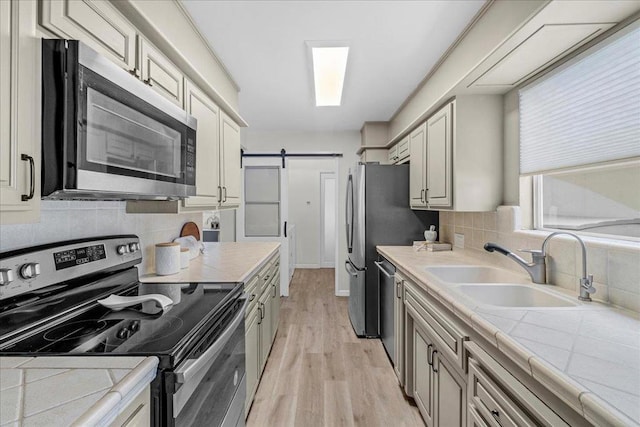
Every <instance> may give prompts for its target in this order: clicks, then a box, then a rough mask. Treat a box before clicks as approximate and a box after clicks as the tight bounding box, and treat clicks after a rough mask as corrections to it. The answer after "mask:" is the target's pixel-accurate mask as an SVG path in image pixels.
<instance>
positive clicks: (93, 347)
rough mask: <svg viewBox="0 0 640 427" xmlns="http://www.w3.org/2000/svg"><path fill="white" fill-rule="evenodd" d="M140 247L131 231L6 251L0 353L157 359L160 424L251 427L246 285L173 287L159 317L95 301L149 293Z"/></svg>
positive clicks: (0, 284)
mask: <svg viewBox="0 0 640 427" xmlns="http://www.w3.org/2000/svg"><path fill="white" fill-rule="evenodd" d="M139 248H140V245H139V241H138V238H137V237H136V236H133V235H127V236H110V237H102V238H97V239H83V240H75V241H67V242H61V243H58V244H50V245H44V246H39V247H34V248H26V249H22V250H16V251H11V252H6V253H2V254H0V356H2V355H14V356H18V355H22V356H24V355H28V356H40V355H47V356H73V355H82V356H101V355H109V356H125V355H126V356H149V355H152V356H156V357H158V358H159V360H160V364H159V367H158V373H157V376H156V378H155V379H154V381H153V382H152V383H151V408H152V424H153V425H156V426H174V425H175V426H182V425H188V426H192V425H193V426H195V425H207V426H220V425H222V426H238V425H240V426H241V425H244V403H245V396H246V391H245V342H244V311H245V308H246V305H247V300H246V298H245V297H244V294H243V284H242V283H237V284H236V283H231V284H223V283H187V284H176V285H175V286H177V287H179V288H180V290H179V294H180V298H176V300H177V301H179V302H177V303H175V304H174V305H173V306H171V308H170V309H169V310H168V311H165V312H161V313H157V314H151V313H149V311H148V310H145V309H144V308H143V307H142V306H135V307H133V309H125V310H123V311H117V312H115V311H112V310H110V309H107V308H105V307H103V306H101V305H100V304H98V303H97V302H96V301H97V300H98V299H101V298H104V297H106V296H108V295H110V294H117V295H121V296H135V295H138V294H143V293H148V292H146V291H142V289H143V288H144V287H145V286H152V285H149V284H144V283H140V282H139V281H138V270H137V268H136V264H138V263H140V261H141V252H140V249H139Z"/></svg>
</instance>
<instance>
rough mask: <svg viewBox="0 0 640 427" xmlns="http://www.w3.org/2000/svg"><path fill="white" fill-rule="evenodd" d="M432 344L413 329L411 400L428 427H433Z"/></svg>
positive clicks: (420, 332) (425, 336)
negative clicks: (413, 400) (415, 404)
mask: <svg viewBox="0 0 640 427" xmlns="http://www.w3.org/2000/svg"><path fill="white" fill-rule="evenodd" d="M432 350H433V343H432V342H431V341H430V340H429V339H428V338H427V335H426V334H424V333H423V332H422V331H420V330H419V329H418V328H416V327H415V325H414V329H413V398H414V399H415V400H416V403H417V405H418V408H419V409H420V413H421V414H422V417H423V418H424V421H425V423H426V424H427V426H428V427H433V426H434V415H435V414H434V399H433V389H434V381H435V378H434V373H433V370H432V369H431V365H430V364H429V361H430V359H431V351H432Z"/></svg>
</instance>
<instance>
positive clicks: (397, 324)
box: [393, 272, 405, 387]
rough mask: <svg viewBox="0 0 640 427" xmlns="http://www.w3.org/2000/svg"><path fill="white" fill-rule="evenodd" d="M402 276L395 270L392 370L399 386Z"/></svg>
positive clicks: (401, 359) (401, 351)
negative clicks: (393, 361) (393, 359)
mask: <svg viewBox="0 0 640 427" xmlns="http://www.w3.org/2000/svg"><path fill="white" fill-rule="evenodd" d="M404 281H405V280H404V278H403V277H402V275H401V274H399V273H398V272H396V275H395V299H394V303H393V317H394V322H393V327H394V336H393V338H394V346H393V347H394V351H395V353H396V354H395V361H396V364H395V366H394V367H393V370H394V371H395V372H396V377H398V382H399V383H400V386H401V387H402V386H404Z"/></svg>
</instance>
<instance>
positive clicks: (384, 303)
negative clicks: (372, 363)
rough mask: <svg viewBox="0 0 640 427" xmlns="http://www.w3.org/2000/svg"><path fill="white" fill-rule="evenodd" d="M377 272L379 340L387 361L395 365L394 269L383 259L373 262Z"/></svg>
mask: <svg viewBox="0 0 640 427" xmlns="http://www.w3.org/2000/svg"><path fill="white" fill-rule="evenodd" d="M374 264H375V265H376V267H378V270H379V276H378V277H379V279H378V280H379V283H380V339H381V340H382V345H383V346H384V349H385V350H386V351H387V355H388V356H389V359H391V361H392V362H393V364H394V365H395V364H396V358H395V316H394V312H393V310H394V302H395V301H394V298H395V297H396V293H395V289H396V282H395V274H396V267H395V266H394V265H393V264H391V263H390V262H389V261H388V260H386V259H385V258H384V257H381V259H380V261H374Z"/></svg>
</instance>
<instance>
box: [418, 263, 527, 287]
mask: <svg viewBox="0 0 640 427" xmlns="http://www.w3.org/2000/svg"><path fill="white" fill-rule="evenodd" d="M424 269H425V271H426V272H428V273H431V274H432V275H433V276H435V277H436V278H438V279H440V280H442V281H443V282H447V283H528V282H527V281H526V279H524V278H522V276H519V275H518V274H516V273H512V272H510V271H507V270H503V269H501V268H495V267H486V266H481V265H443V266H433V267H424Z"/></svg>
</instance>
